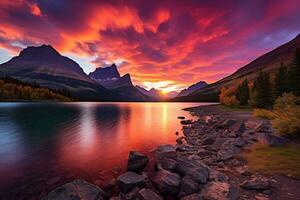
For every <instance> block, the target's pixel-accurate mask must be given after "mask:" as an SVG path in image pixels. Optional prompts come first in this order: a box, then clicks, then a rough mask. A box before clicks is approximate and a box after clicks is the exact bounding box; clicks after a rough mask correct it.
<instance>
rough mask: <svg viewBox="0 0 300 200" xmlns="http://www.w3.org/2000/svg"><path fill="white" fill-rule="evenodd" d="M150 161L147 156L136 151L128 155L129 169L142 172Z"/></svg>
mask: <svg viewBox="0 0 300 200" xmlns="http://www.w3.org/2000/svg"><path fill="white" fill-rule="evenodd" d="M148 162H149V159H148V157H147V156H145V155H143V154H141V153H139V152H136V151H130V153H129V157H128V164H127V171H132V172H141V171H143V170H144V169H145V167H146V166H147V164H148Z"/></svg>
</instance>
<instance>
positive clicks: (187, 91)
mask: <svg viewBox="0 0 300 200" xmlns="http://www.w3.org/2000/svg"><path fill="white" fill-rule="evenodd" d="M207 85H208V84H207V83H206V82H205V81H199V82H197V83H195V84H193V85H191V86H189V87H188V88H187V89H184V90H182V91H181V92H180V93H179V94H178V96H186V95H189V94H191V93H193V92H194V91H196V90H199V89H201V88H203V87H205V86H207Z"/></svg>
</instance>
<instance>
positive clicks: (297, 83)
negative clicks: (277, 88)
mask: <svg viewBox="0 0 300 200" xmlns="http://www.w3.org/2000/svg"><path fill="white" fill-rule="evenodd" d="M288 80H289V82H288V86H289V90H290V91H291V92H293V93H294V94H295V95H297V96H300V49H299V48H298V49H296V52H295V57H294V62H293V63H292V66H291V68H290V70H289V75H288Z"/></svg>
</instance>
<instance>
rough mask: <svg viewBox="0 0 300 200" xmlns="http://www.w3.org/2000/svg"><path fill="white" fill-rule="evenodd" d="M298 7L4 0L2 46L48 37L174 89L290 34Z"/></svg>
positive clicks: (67, 50) (65, 48)
mask: <svg viewBox="0 0 300 200" xmlns="http://www.w3.org/2000/svg"><path fill="white" fill-rule="evenodd" d="M299 9H300V3H299V2H298V1H296V0H290V1H288V2H285V4H284V5H282V4H281V3H280V2H279V1H275V2H272V3H270V2H269V1H259V0H258V1H256V0H254V1H249V2H247V3H244V4H236V2H235V1H231V0H228V1H226V2H223V1H217V2H215V1H210V2H207V1H200V0H195V1H193V0H192V1H188V2H184V3H183V2H182V1H177V0H174V1H168V0H162V1H143V2H140V1H128V2H117V3H116V2H113V1H93V0H92V1H89V4H87V3H86V2H85V1H80V0H78V1H69V0H60V1H57V2H51V1H37V0H30V1H25V0H17V1H11V0H2V1H1V4H0V48H1V49H4V50H5V51H9V52H10V53H11V54H12V55H14V54H17V53H18V52H19V51H20V49H21V48H24V47H25V46H28V45H40V44H43V43H46V44H51V45H53V46H54V47H55V48H57V49H58V50H59V51H60V52H62V53H63V54H67V55H70V54H72V55H77V56H78V58H85V60H86V59H87V58H90V63H89V64H90V66H88V67H87V66H82V67H83V68H84V69H85V70H86V72H88V71H87V70H88V69H92V68H95V67H101V66H104V65H107V64H108V63H112V62H117V63H120V66H119V68H120V71H121V73H122V74H125V73H130V74H131V76H132V79H133V81H134V83H135V84H143V83H147V84H148V85H153V86H157V87H160V88H161V87H166V88H167V89H166V90H169V89H176V88H177V89H180V88H182V87H185V86H188V85H190V84H192V83H195V82H198V81H200V80H204V81H207V82H213V81H215V80H218V79H220V78H222V77H224V76H225V75H228V74H230V73H232V72H233V71H235V70H236V69H237V68H238V67H240V66H242V65H244V64H246V63H247V62H249V61H251V59H253V58H255V57H256V56H258V55H260V54H262V53H264V52H266V51H267V50H270V49H272V48H274V47H276V46H277V45H279V44H281V43H283V42H286V41H288V40H289V39H291V38H292V37H294V36H295V35H296V34H298V33H299V32H300V28H299V21H300V13H299V12H298V11H299ZM253 13H256V14H255V15H253ZM266 37H267V38H268V42H265V40H264V38H266ZM270 38H271V39H270ZM75 57H76V56H75ZM165 81H169V82H171V83H172V84H170V85H167V86H165V85H162V83H165ZM144 85H145V84H144Z"/></svg>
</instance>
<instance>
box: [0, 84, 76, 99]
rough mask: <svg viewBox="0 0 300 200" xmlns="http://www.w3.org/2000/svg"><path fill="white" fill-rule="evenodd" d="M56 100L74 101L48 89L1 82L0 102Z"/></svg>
mask: <svg viewBox="0 0 300 200" xmlns="http://www.w3.org/2000/svg"><path fill="white" fill-rule="evenodd" d="M16 99H22V100H56V101H71V100H72V99H71V98H69V97H66V96H63V95H61V94H59V93H56V92H53V91H51V90H49V89H48V88H39V87H38V88H33V87H31V86H24V85H22V84H17V83H9V82H8V83H7V82H5V81H4V80H0V101H1V100H6V101H7V100H16Z"/></svg>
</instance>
